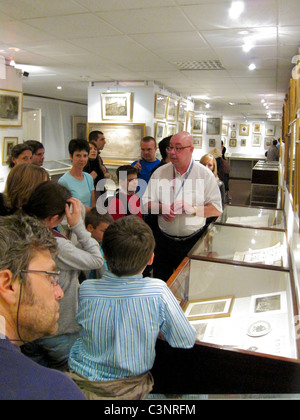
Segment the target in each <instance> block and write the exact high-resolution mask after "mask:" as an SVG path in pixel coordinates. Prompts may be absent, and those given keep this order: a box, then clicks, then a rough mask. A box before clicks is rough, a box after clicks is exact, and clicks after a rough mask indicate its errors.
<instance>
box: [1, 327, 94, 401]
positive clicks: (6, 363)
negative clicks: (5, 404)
mask: <svg viewBox="0 0 300 420" xmlns="http://www.w3.org/2000/svg"><path fill="white" fill-rule="evenodd" d="M1 337H2V339H1ZM0 366H1V368H0V401H5V400H23V401H24V400H73V401H74V400H76V401H77V400H83V401H84V400H86V398H85V397H84V395H83V394H82V393H81V391H80V390H79V388H78V387H77V386H76V385H75V383H74V382H73V381H72V380H71V379H69V378H68V377H67V375H65V374H63V373H61V372H58V371H56V370H51V369H47V368H45V367H43V366H40V365H38V364H37V363H35V362H33V361H32V360H31V359H29V358H28V357H26V356H24V355H23V354H22V353H21V350H20V349H19V347H18V346H16V345H13V344H12V343H11V342H10V341H9V340H8V339H3V336H1V335H0Z"/></svg>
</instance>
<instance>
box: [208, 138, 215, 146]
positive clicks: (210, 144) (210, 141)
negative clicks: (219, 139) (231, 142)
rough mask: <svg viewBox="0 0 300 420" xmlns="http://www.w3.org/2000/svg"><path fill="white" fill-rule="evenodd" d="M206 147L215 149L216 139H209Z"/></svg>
mask: <svg viewBox="0 0 300 420" xmlns="http://www.w3.org/2000/svg"><path fill="white" fill-rule="evenodd" d="M208 145H209V147H216V139H209V141H208Z"/></svg>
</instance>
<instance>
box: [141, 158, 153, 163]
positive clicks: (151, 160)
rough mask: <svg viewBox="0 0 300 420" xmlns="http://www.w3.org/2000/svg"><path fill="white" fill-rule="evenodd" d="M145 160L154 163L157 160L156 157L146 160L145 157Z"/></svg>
mask: <svg viewBox="0 0 300 420" xmlns="http://www.w3.org/2000/svg"><path fill="white" fill-rule="evenodd" d="M143 160H144V161H145V162H147V163H153V162H155V161H156V157H154V158H153V159H150V160H146V159H145V158H143Z"/></svg>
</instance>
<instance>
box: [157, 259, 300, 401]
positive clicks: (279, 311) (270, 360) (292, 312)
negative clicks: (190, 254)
mask: <svg viewBox="0 0 300 420" xmlns="http://www.w3.org/2000/svg"><path fill="white" fill-rule="evenodd" d="M168 286H169V288H170V290H171V291H172V292H173V294H174V295H175V297H176V298H177V300H178V301H179V302H180V305H181V307H182V308H183V310H184V312H185V314H186V316H187V317H188V319H189V320H190V322H191V323H192V324H193V325H194V327H195V329H196V331H197V341H196V344H195V346H194V347H193V348H192V349H190V350H183V349H173V348H171V347H170V346H168V344H167V343H166V342H165V341H163V340H158V342H157V345H156V354H157V356H156V361H155V364H154V367H153V369H152V374H153V376H154V383H155V385H154V392H161V393H163V392H167V393H184V394H187V393H192V394H208V395H209V394H222V395H223V394H225V395H227V394H271V393H272V394H273V393H274V394H285V393H297V394H298V393H300V359H299V314H298V304H297V299H296V295H295V288H294V279H293V275H292V272H290V271H288V270H277V269H274V268H273V269H269V268H267V267H266V266H263V267H257V266H251V267H250V266H243V265H232V264H228V263H225V262H221V261H218V262H217V261H204V260H196V259H190V258H186V259H185V260H184V261H183V263H182V264H181V266H180V267H179V268H178V270H177V271H176V272H175V273H174V275H173V276H172V277H171V279H170V280H169V282H168Z"/></svg>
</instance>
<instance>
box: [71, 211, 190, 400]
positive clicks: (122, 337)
mask: <svg viewBox="0 0 300 420" xmlns="http://www.w3.org/2000/svg"><path fill="white" fill-rule="evenodd" d="M154 247H155V241H154V238H153V234H152V231H151V229H150V228H149V227H148V226H147V225H146V223H145V222H143V221H142V220H141V219H139V218H137V217H135V216H129V217H125V218H122V219H120V220H118V221H117V222H115V223H114V224H112V225H111V226H109V227H108V229H107V230H106V232H105V233H104V239H103V251H104V255H105V258H106V260H107V264H108V268H109V270H110V272H106V273H105V274H104V276H103V278H102V279H101V280H88V281H86V282H84V283H83V284H82V286H81V287H80V292H79V309H78V315H77V322H78V323H79V324H80V325H81V326H82V328H83V330H82V337H81V338H80V339H78V340H77V342H76V343H75V345H74V346H73V348H72V350H71V354H70V359H69V365H70V368H71V370H72V371H73V372H72V373H71V377H72V379H73V380H75V382H76V383H77V384H79V385H80V388H81V389H83V390H85V391H87V390H88V392H87V393H86V395H87V396H88V398H93V399H102V398H103V399H104V398H120V396H122V398H123V397H124V398H126V399H141V398H143V396H144V395H145V394H146V393H148V392H150V391H151V389H152V386H153V379H152V376H151V374H150V372H149V371H150V369H151V368H152V367H153V364H154V360H155V344H156V340H157V337H158V335H159V333H161V334H162V335H163V336H164V338H165V340H166V341H167V342H168V343H169V344H170V345H171V346H172V347H178V348H191V347H193V345H194V343H195V338H196V331H195V329H194V328H193V327H192V326H191V324H190V323H189V321H188V320H187V318H186V316H185V315H184V313H183V311H182V309H181V308H180V306H179V304H178V302H177V300H176V298H175V297H174V295H173V294H172V292H171V291H170V290H169V288H168V287H167V285H166V284H165V283H164V282H163V281H161V280H157V279H151V278H143V276H142V272H143V271H144V269H145V267H146V265H147V264H152V261H153V257H154V254H153V251H154Z"/></svg>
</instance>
